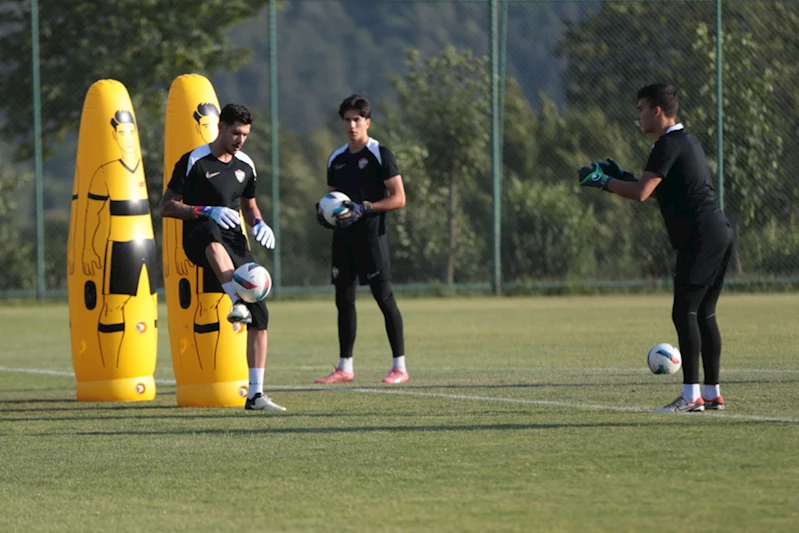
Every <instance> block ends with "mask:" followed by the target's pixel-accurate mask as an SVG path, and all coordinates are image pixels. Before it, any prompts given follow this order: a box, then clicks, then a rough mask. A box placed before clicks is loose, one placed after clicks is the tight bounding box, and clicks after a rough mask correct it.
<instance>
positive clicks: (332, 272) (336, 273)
mask: <svg viewBox="0 0 799 533" xmlns="http://www.w3.org/2000/svg"><path fill="white" fill-rule="evenodd" d="M330 273H331V274H333V278H337V277H338V274H339V272H338V269H337V268H336V267H333V269H332V270H331V271H330Z"/></svg>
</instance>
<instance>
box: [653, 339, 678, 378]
mask: <svg viewBox="0 0 799 533" xmlns="http://www.w3.org/2000/svg"><path fill="white" fill-rule="evenodd" d="M646 363H647V364H648V365H649V370H651V371H652V373H653V374H674V373H675V372H677V371H678V370H679V369H680V366H682V355H680V350H678V349H677V348H676V347H675V346H672V345H671V344H669V343H667V342H662V343H660V344H656V345H655V346H653V347H652V349H651V350H649V354H648V355H647V356H646Z"/></svg>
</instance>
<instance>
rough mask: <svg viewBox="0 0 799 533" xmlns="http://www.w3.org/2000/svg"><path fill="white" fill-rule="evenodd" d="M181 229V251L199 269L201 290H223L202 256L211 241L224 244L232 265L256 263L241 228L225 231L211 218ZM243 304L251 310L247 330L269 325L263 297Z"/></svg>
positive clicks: (206, 259) (236, 266) (206, 260)
mask: <svg viewBox="0 0 799 533" xmlns="http://www.w3.org/2000/svg"><path fill="white" fill-rule="evenodd" d="M183 228H184V230H183V251H184V252H185V253H186V257H188V258H189V261H191V262H192V263H194V264H195V265H197V266H198V267H200V268H202V274H199V273H198V276H200V275H202V280H201V283H198V286H199V287H202V289H203V292H224V291H222V287H221V284H220V283H219V280H218V279H217V278H216V274H215V273H214V271H213V269H212V268H211V265H209V264H208V258H207V257H206V255H205V250H206V248H208V245H210V244H211V243H212V242H218V243H220V244H221V245H222V246H224V247H225V250H227V253H228V255H230V259H231V261H233V266H234V267H235V268H238V267H240V266H241V265H243V264H245V263H253V262H255V259H254V258H253V255H252V252H251V251H250V248H249V247H248V246H247V238H246V237H245V236H244V234H243V233H242V232H241V231H240V230H237V231H225V230H223V229H222V228H221V227H220V226H219V224H217V223H216V222H214V221H213V220H203V221H200V222H194V223H193V224H192V225H191V226H187V225H184V226H183ZM198 281H200V280H198ZM244 305H246V306H247V308H248V309H249V310H250V313H252V323H251V324H247V329H250V328H251V327H252V328H255V329H264V330H265V329H266V328H267V326H268V325H269V310H268V309H267V308H266V302H265V301H264V300H261V301H260V302H255V303H247V302H245V303H244Z"/></svg>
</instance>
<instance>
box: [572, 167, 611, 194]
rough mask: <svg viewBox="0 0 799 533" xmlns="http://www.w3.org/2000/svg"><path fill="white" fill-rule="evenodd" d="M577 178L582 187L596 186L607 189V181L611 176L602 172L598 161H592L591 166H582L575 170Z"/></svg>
mask: <svg viewBox="0 0 799 533" xmlns="http://www.w3.org/2000/svg"><path fill="white" fill-rule="evenodd" d="M577 178H578V179H579V180H580V185H581V186H582V187H596V188H598V189H602V190H603V191H607V190H608V182H609V181H610V180H612V179H613V178H612V177H611V176H608V175H607V174H605V173H604V172H602V167H600V166H599V163H593V166H591V167H582V168H581V169H580V170H578V171H577Z"/></svg>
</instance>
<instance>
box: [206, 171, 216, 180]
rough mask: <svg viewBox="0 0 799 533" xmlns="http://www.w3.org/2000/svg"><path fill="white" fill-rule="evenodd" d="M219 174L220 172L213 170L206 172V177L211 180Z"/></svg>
mask: <svg viewBox="0 0 799 533" xmlns="http://www.w3.org/2000/svg"><path fill="white" fill-rule="evenodd" d="M217 174H219V172H214V173H213V174H212V173H211V172H206V173H205V179H207V180H210V179H211V178H213V177H214V176H216V175H217Z"/></svg>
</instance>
